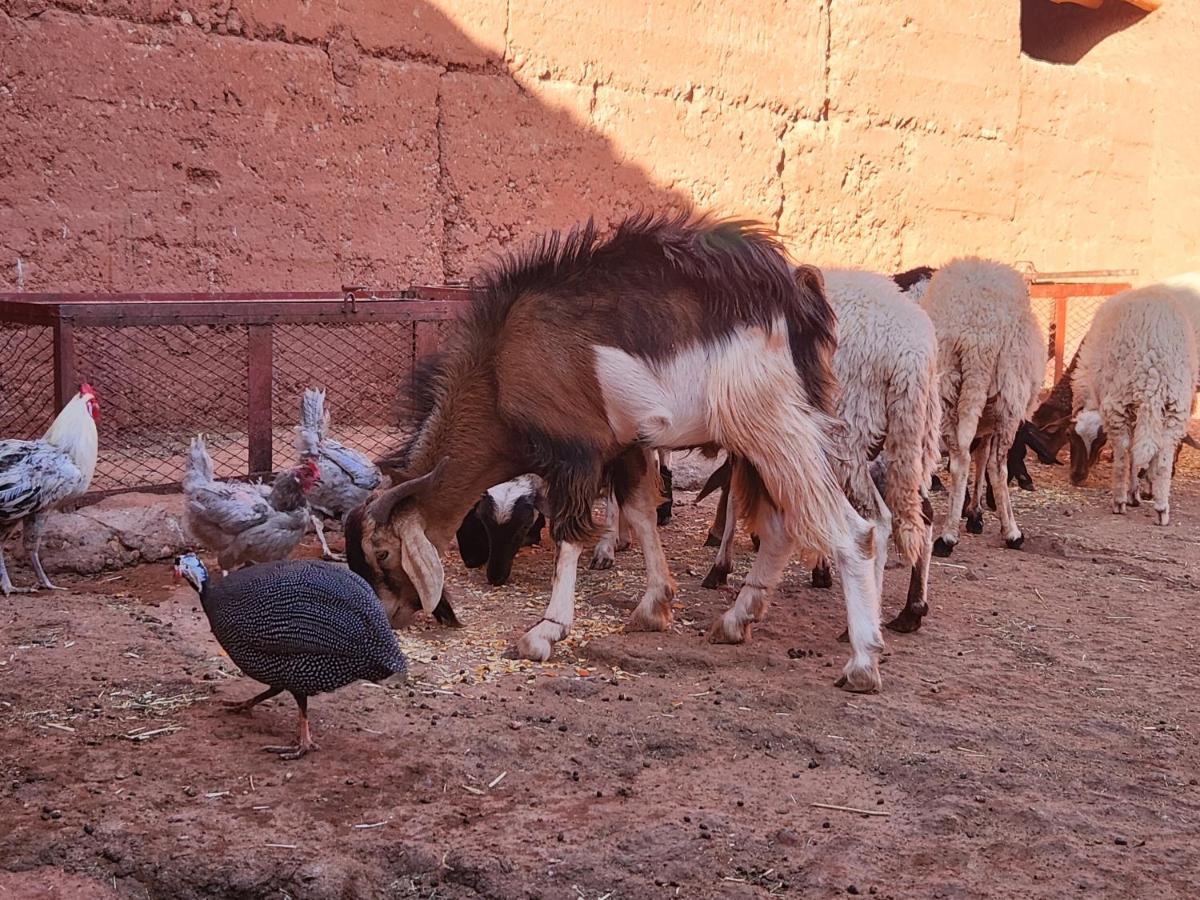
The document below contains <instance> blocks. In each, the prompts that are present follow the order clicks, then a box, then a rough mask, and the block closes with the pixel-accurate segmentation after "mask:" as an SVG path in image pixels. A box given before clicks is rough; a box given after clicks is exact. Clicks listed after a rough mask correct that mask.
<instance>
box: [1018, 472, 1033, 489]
mask: <svg viewBox="0 0 1200 900" xmlns="http://www.w3.org/2000/svg"><path fill="white" fill-rule="evenodd" d="M1017 487H1019V488H1020V489H1021V490H1023V491H1032V490H1033V479H1032V478H1030V477H1029V476H1028V475H1018V476H1017Z"/></svg>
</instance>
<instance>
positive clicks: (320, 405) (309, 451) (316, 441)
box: [296, 388, 383, 561]
mask: <svg viewBox="0 0 1200 900" xmlns="http://www.w3.org/2000/svg"><path fill="white" fill-rule="evenodd" d="M328 430H329V413H328V411H326V409H325V392H324V391H318V390H313V389H312V388H309V389H308V390H306V391H305V392H304V399H303V400H301V401H300V424H299V426H297V428H296V449H297V450H298V451H300V460H301V462H303V461H304V460H309V459H311V460H314V461H315V462H316V464H317V468H318V470H319V471H320V473H321V480H320V482H319V483H318V484H317V485H316V486H314V487H313V489H312V491H310V492H309V495H308V506H309V509H311V510H312V521H313V525H315V526H316V530H317V538H318V539H319V540H320V541H321V554H322V555H323V556H324V558H325V559H336V560H341V561H344V560H345V558H346V557H345V556H344V555H342V554H338V553H334V552H333V551H332V550H330V549H329V544H328V543H327V542H326V540H325V522H324V520H325V519H337V520H338V521H339V522H341V521H344V520H345V518H346V514H347V513H349V512H350V510H352V509H354V507H356V506H358V505H360V504H361V503H363V502H364V501H365V500H366V499H367V496H368V495H369V494H370V493H371V491H373V490H375V488H377V487H379V485H380V482H381V481H382V480H383V478H382V476H381V475H380V473H379V469H378V468H377V467H376V465H375V464H374V463H373V462H371V461H370V460H369V459H367V457H365V456H363V455H362V454H361V453H359V452H358V451H357V450H351V449H350V448H349V447H343V446H342V445H341V444H339V443H338V442H337V441H335V440H333V439H331V438H330V437H329V436H328V434H327V432H328Z"/></svg>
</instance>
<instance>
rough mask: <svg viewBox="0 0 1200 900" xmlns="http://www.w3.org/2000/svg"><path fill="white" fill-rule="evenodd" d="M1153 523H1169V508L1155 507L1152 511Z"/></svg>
mask: <svg viewBox="0 0 1200 900" xmlns="http://www.w3.org/2000/svg"><path fill="white" fill-rule="evenodd" d="M1154 524H1155V525H1170V524H1171V511H1170V510H1169V509H1156V510H1155V511H1154Z"/></svg>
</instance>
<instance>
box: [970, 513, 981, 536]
mask: <svg viewBox="0 0 1200 900" xmlns="http://www.w3.org/2000/svg"><path fill="white" fill-rule="evenodd" d="M967 532H968V533H969V534H983V513H981V512H976V513H968V514H967Z"/></svg>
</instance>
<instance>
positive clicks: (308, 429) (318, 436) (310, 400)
mask: <svg viewBox="0 0 1200 900" xmlns="http://www.w3.org/2000/svg"><path fill="white" fill-rule="evenodd" d="M328 425H329V416H328V414H327V413H326V412H325V392H324V391H322V390H316V389H314V388H307V389H306V390H305V391H304V397H303V398H302V399H301V400H300V425H299V426H298V427H297V428H296V449H297V450H299V451H300V453H301V454H302V455H305V454H306V455H315V454H316V452H317V447H318V445H319V444H320V443H321V441H322V440H323V439H324V438H325V429H326V428H327V427H328Z"/></svg>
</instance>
